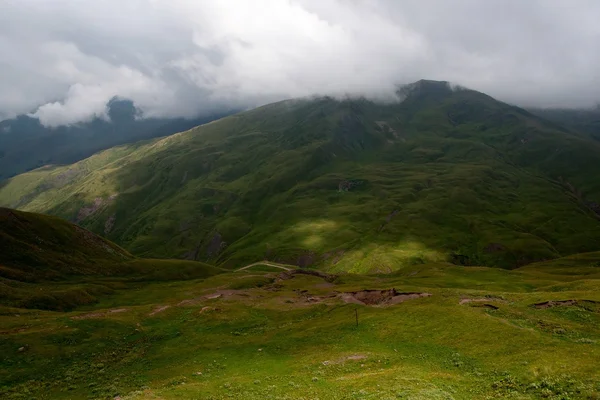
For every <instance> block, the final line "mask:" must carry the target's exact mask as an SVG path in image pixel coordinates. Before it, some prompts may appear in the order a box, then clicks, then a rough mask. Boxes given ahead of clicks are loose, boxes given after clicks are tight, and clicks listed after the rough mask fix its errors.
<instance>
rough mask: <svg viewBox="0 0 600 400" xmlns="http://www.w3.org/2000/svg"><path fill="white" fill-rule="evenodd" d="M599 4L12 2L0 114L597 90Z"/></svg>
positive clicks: (57, 120) (574, 0)
mask: <svg viewBox="0 0 600 400" xmlns="http://www.w3.org/2000/svg"><path fill="white" fill-rule="evenodd" d="M598 17H600V2H597V1H595V0H589V1H588V0H529V1H522V0H486V1H481V0H455V1H447V0H252V1H248V0H128V1H117V0H95V1H79V0H4V1H3V2H0V52H1V53H2V58H0V119H1V118H7V117H11V116H14V115H17V114H21V113H29V112H32V113H33V115H35V116H37V117H38V118H39V119H40V120H41V122H42V123H43V124H45V125H49V126H56V125H61V124H70V123H75V122H79V121H85V120H89V119H91V118H94V117H103V116H106V103H107V102H108V100H110V99H111V98H112V97H114V96H119V97H122V98H129V99H131V100H133V101H134V103H135V104H136V106H137V107H138V108H140V109H141V110H142V111H143V113H144V115H146V116H194V115H197V114H198V113H202V112H205V113H207V112H211V111H214V110H218V109H219V108H221V107H250V106H255V105H259V104H263V103H266V102H269V101H273V100H277V99H282V98H288V97H295V96H304V95H310V94H334V95H335V94H345V93H350V94H363V95H366V96H370V97H382V96H387V95H389V94H390V92H391V91H392V90H393V88H394V84H396V83H407V82H412V81H415V80H418V79H421V78H427V79H440V80H449V81H452V82H456V83H459V84H462V85H464V86H468V87H471V88H474V89H477V90H480V91H484V92H486V93H488V94H491V95H493V96H496V97H498V98H500V99H502V100H506V101H510V102H514V103H518V104H523V105H539V106H587V105H592V104H593V103H595V102H596V101H598V100H600V96H599V93H600V68H599V66H600V52H598V51H597V49H599V48H600V24H598V23H597V20H598Z"/></svg>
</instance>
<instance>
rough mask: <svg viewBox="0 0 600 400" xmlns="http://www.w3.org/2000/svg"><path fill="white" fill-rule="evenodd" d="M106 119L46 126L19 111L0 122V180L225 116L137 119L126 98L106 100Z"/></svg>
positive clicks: (73, 160) (137, 114) (135, 111)
mask: <svg viewBox="0 0 600 400" xmlns="http://www.w3.org/2000/svg"><path fill="white" fill-rule="evenodd" d="M107 110H108V113H107V114H108V117H109V120H104V119H101V118H96V119H94V120H92V121H89V122H83V123H79V124H75V125H69V126H58V127H46V126H44V125H42V124H41V123H40V121H39V120H38V119H37V118H33V117H29V116H27V115H20V116H18V117H16V118H13V119H8V120H4V121H0V181H2V180H4V179H7V178H10V177H11V176H14V175H16V174H20V173H22V172H26V171H29V170H32V169H34V168H38V167H42V166H44V165H50V164H70V163H73V162H76V161H79V160H82V159H84V158H86V157H89V156H91V155H92V154H94V153H95V152H97V151H100V150H103V149H107V148H110V147H113V146H116V145H119V144H123V143H131V142H135V141H138V140H144V139H151V138H156V137H160V136H166V135H170V134H172V133H176V132H180V131H182V130H186V129H190V128H192V127H194V126H197V125H200V124H203V123H205V122H209V121H212V120H214V119H217V118H218V117H220V116H223V115H227V114H229V113H228V112H223V113H222V114H219V115H209V116H205V117H202V118H194V119H189V120H188V119H183V118H138V117H139V112H138V111H137V110H136V108H135V106H134V105H133V103H132V102H131V101H129V100H120V99H113V100H111V101H110V102H109V103H108V104H107Z"/></svg>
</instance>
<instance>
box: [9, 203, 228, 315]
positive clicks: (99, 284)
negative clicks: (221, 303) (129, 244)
mask: <svg viewBox="0 0 600 400" xmlns="http://www.w3.org/2000/svg"><path fill="white" fill-rule="evenodd" d="M0 248H1V249H2V251H1V252H0V304H4V305H7V306H13V307H22V308H35V309H45V310H69V309H73V308H75V307H77V306H80V305H83V304H93V303H96V302H97V301H98V297H99V296H102V295H106V294H110V293H112V292H114V290H115V289H118V288H121V287H123V285H126V284H131V283H136V284H141V283H144V282H161V281H172V280H183V279H197V278H206V277H209V276H212V275H215V274H218V273H221V272H222V271H221V270H220V269H218V268H216V267H213V266H210V265H206V264H202V263H199V262H192V261H184V260H152V259H138V258H135V257H133V256H132V255H131V254H129V253H128V252H127V251H125V250H123V249H121V248H120V247H118V246H117V245H115V244H114V243H111V242H109V241H107V240H105V239H103V238H101V237H99V236H96V235H94V234H93V233H91V232H89V231H87V230H85V229H83V228H80V227H78V226H76V225H73V224H70V223H68V222H66V221H64V220H61V219H60V218H56V217H51V216H46V215H40V214H32V213H26V212H21V211H16V210H10V209H6V208H0Z"/></svg>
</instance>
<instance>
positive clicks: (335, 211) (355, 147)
mask: <svg viewBox="0 0 600 400" xmlns="http://www.w3.org/2000/svg"><path fill="white" fill-rule="evenodd" d="M399 96H401V97H402V101H400V100H398V101H396V102H391V103H387V104H379V103H375V102H372V101H368V100H365V99H345V100H337V99H333V98H312V99H298V100H288V101H282V102H279V103H274V104H270V105H267V106H263V107H260V108H257V109H255V110H251V111H248V112H244V113H240V114H236V115H233V116H229V117H226V118H223V119H221V120H218V121H215V122H211V123H208V124H205V125H202V126H199V127H197V128H194V129H192V130H189V131H186V132H182V133H178V134H175V135H172V136H169V137H166V138H163V139H156V140H151V141H146V142H139V143H135V144H130V145H124V146H119V147H115V148H112V149H109V150H106V151H103V152H100V153H98V154H95V155H94V156H92V157H90V158H88V159H85V160H82V161H80V162H77V163H75V164H72V165H66V166H54V167H47V168H41V169H37V170H34V171H31V172H28V173H25V174H22V175H19V176H16V177H14V178H12V179H10V180H8V181H6V182H5V183H4V185H3V186H2V187H1V188H0V204H1V205H4V206H7V207H12V208H18V209H21V210H26V211H34V212H42V213H47V214H52V215H56V216H60V217H63V218H66V219H68V220H70V221H73V222H76V223H77V224H79V225H80V226H82V227H84V228H86V229H89V230H90V231H92V232H95V233H98V234H102V235H104V236H106V237H107V238H108V239H110V240H112V241H113V242H115V243H117V244H119V245H120V246H122V247H123V248H125V249H127V250H128V251H130V252H131V253H132V254H135V255H137V256H142V257H153V258H155V257H158V258H183V259H188V260H199V261H204V262H209V263H211V264H215V265H220V266H223V267H226V268H235V267H238V266H241V265H244V264H248V263H251V262H255V261H260V260H263V259H267V260H271V261H276V262H282V263H286V264H294V265H298V266H302V267H305V266H312V267H318V268H320V269H323V270H328V271H331V272H335V271H347V272H356V273H364V272H391V271H394V270H398V269H401V268H403V267H408V266H412V265H419V264H423V263H429V262H451V263H454V264H460V265H487V266H497V267H502V268H516V267H519V266H522V265H525V264H528V263H532V262H536V261H542V260H548V259H554V258H558V257H561V256H566V255H570V254H576V253H581V252H586V251H594V250H597V249H599V248H600V221H599V218H600V206H599V205H598V203H597V202H600V180H598V179H597V172H596V171H597V167H598V165H600V143H598V142H597V141H594V140H592V139H588V138H586V137H583V136H582V135H576V134H573V133H572V132H570V131H569V130H567V129H565V128H562V127H561V126H560V125H556V124H554V123H552V122H548V121H546V120H544V119H541V118H540V117H537V116H534V115H532V114H530V113H529V112H527V111H525V110H523V109H520V108H518V107H515V106H511V105H508V104H505V103H502V102H499V101H496V100H494V99H493V98H491V97H489V96H487V95H485V94H482V93H479V92H476V91H473V90H467V89H462V88H458V89H455V88H452V87H450V85H448V84H447V83H445V82H436V81H419V82H417V83H414V84H412V85H408V86H405V87H403V88H402V89H401V90H399Z"/></svg>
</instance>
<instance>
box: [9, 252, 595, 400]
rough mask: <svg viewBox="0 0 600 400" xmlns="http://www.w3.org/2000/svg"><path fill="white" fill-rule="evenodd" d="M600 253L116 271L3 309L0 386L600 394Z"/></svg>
mask: <svg viewBox="0 0 600 400" xmlns="http://www.w3.org/2000/svg"><path fill="white" fill-rule="evenodd" d="M599 261H600V254H598V253H591V254H586V255H580V256H577V257H571V258H569V259H560V260H555V261H553V262H549V263H541V264H534V265H531V266H527V267H524V268H520V269H517V270H512V271H507V270H501V269H493V268H483V267H459V266H453V265H450V264H428V265H418V266H413V267H409V268H405V269H402V270H400V271H397V272H395V273H394V274H391V275H339V276H337V277H336V276H325V275H323V276H322V277H319V276H312V275H305V274H294V273H292V272H289V271H277V272H275V271H265V270H264V269H265V268H264V266H261V265H258V266H256V267H255V268H254V267H253V268H249V269H247V270H244V271H238V272H232V273H223V274H219V275H215V276H212V277H207V278H206V279H195V280H188V281H174V282H158V283H149V282H131V281H127V282H125V281H121V280H119V278H115V277H106V278H104V280H99V281H97V283H98V284H107V285H112V287H114V288H116V289H115V290H114V291H113V292H112V293H110V294H106V295H104V296H103V297H101V298H100V302H99V303H97V304H94V305H93V306H90V305H85V306H82V307H79V308H78V309H76V310H74V311H71V312H50V311H41V310H25V309H16V308H9V307H3V308H1V309H0V319H1V324H0V329H1V331H0V398H3V399H34V398H35V399H88V398H89V399H115V398H119V399H121V400H124V399H378V400H383V399H488V398H513V399H537V398H547V399H596V398H600V368H599V364H600V268H598V262H599ZM119 285H120V289H119V288H118V287H119ZM390 288H395V289H396V290H397V291H398V292H402V293H412V294H411V295H407V294H405V295H400V297H394V299H400V300H398V301H401V300H403V301H401V302H399V303H398V304H394V305H391V304H390V303H389V302H392V300H390V298H387V299H386V298H383V297H384V295H383V294H377V293H374V292H370V294H368V295H367V296H366V297H365V296H363V297H360V296H361V294H360V293H358V294H354V295H353V294H348V292H357V291H360V290H364V289H381V290H383V289H390ZM428 294H430V296H428ZM363 295H364V294H363ZM378 296H379V297H378ZM357 298H360V299H362V300H363V301H364V302H366V303H377V302H378V301H383V304H360V303H359V302H357V301H356V299H357ZM569 300H571V301H569ZM357 319H358V324H357Z"/></svg>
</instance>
